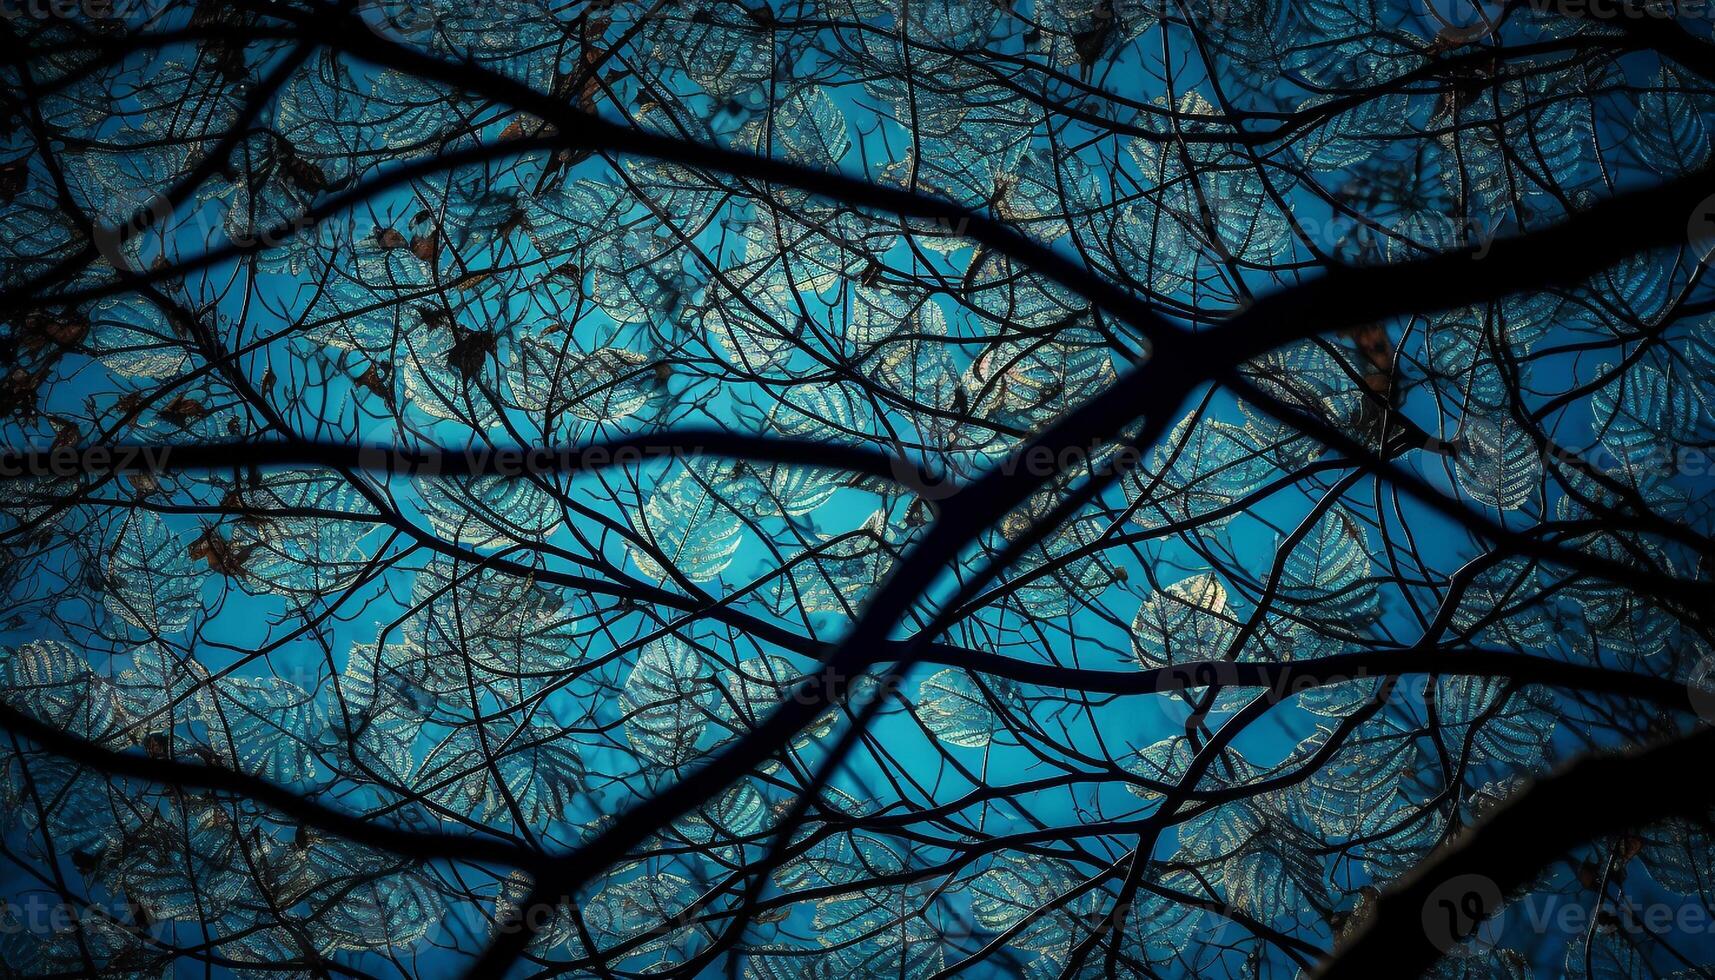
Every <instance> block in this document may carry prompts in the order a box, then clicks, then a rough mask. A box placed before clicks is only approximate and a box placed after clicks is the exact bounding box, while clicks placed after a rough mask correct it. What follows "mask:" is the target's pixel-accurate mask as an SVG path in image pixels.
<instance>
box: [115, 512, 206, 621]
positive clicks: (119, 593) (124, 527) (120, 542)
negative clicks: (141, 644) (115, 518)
mask: <svg viewBox="0 0 1715 980" xmlns="http://www.w3.org/2000/svg"><path fill="white" fill-rule="evenodd" d="M103 573H104V575H105V577H106V580H107V581H106V584H107V592H106V594H105V595H104V596H103V600H104V602H105V604H106V606H107V609H108V611H109V612H111V613H113V614H114V615H115V616H118V617H119V618H120V619H122V620H124V621H125V622H127V623H130V624H131V625H132V626H135V627H136V628H137V629H139V630H142V631H144V632H146V633H149V634H166V633H177V632H178V631H180V630H182V629H184V628H185V627H186V626H189V625H190V623H191V620H192V619H194V618H196V615H197V614H198V613H199V612H200V611H201V610H202V603H201V601H200V599H199V597H198V592H199V591H200V588H201V583H200V582H199V581H198V579H197V575H196V572H195V570H194V569H193V568H192V567H191V563H190V559H189V557H188V555H187V552H186V549H185V545H184V544H183V542H181V541H180V540H179V538H178V536H177V535H175V534H174V533H173V532H172V531H171V530H170V529H169V528H168V527H167V525H166V522H164V521H162V520H161V518H160V517H158V516H156V515H155V514H154V512H152V511H146V510H137V511H132V512H131V513H130V514H129V515H128V516H127V517H126V518H125V521H124V523H123V524H121V525H120V527H119V533H118V537H117V539H116V540H115V541H114V543H113V545H112V547H111V549H110V550H109V551H108V552H107V556H106V563H105V567H104V568H103Z"/></svg>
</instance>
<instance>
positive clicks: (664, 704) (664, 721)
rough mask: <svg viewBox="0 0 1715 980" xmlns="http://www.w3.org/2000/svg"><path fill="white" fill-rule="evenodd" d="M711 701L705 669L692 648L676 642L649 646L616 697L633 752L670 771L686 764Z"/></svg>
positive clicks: (692, 755) (711, 689)
mask: <svg viewBox="0 0 1715 980" xmlns="http://www.w3.org/2000/svg"><path fill="white" fill-rule="evenodd" d="M714 699H715V689H714V687H713V686H712V684H711V683H710V677H709V672H708V667H707V665H706V664H705V663H704V662H703V658H702V655H701V654H700V653H698V652H697V649H696V648H695V647H693V646H691V645H690V644H687V643H685V642H683V641H681V640H679V639H676V638H669V639H663V640H657V641H655V642H653V643H650V644H649V645H648V646H646V647H644V648H643V652H642V653H641V654H639V655H638V657H637V665H636V666H635V667H633V668H632V670H631V676H630V677H628V678H626V681H625V690H624V692H623V693H622V694H621V695H620V699H619V706H620V709H621V710H622V711H623V712H624V713H625V716H626V721H625V737H626V740H627V741H628V742H630V743H631V748H632V751H634V752H636V753H637V754H638V755H639V756H640V757H642V758H643V759H645V760H647V761H649V762H653V763H655V764H657V765H660V766H663V767H666V768H670V769H671V768H677V767H679V766H682V765H685V764H686V763H688V762H690V761H691V760H692V759H694V758H695V757H696V756H697V754H698V751H697V740H698V739H699V738H700V737H701V736H702V733H703V730H704V728H706V727H707V725H708V719H709V714H710V712H711V710H712V708H713V704H714Z"/></svg>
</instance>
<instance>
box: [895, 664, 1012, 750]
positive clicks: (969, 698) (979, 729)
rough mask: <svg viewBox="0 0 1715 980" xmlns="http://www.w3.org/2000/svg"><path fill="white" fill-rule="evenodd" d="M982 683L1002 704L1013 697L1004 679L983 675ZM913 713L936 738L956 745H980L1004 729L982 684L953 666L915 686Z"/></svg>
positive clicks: (971, 746) (965, 746)
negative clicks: (914, 709)
mask: <svg viewBox="0 0 1715 980" xmlns="http://www.w3.org/2000/svg"><path fill="white" fill-rule="evenodd" d="M983 686H984V687H987V689H988V690H989V691H990V692H991V694H992V696H993V697H995V698H997V699H999V700H1000V702H1001V703H1002V704H1005V703H1007V702H1009V701H1011V700H1012V699H1013V698H1014V697H1016V692H1015V691H1014V689H1013V688H1012V686H1011V684H1010V683H1009V682H1007V681H1004V680H1001V679H998V678H985V680H984V685H983ZM917 714H918V717H920V718H921V719H922V720H923V724H924V725H925V726H926V727H927V728H928V729H929V731H930V732H931V733H932V734H933V735H934V736H935V737H936V738H937V739H939V740H940V741H943V742H946V743H948V744H949V745H957V746H959V747H960V748H966V749H980V748H984V747H986V746H987V745H988V744H989V742H990V741H992V740H993V738H994V734H995V733H996V732H997V731H1002V730H1005V725H1004V724H1002V722H1001V720H1000V718H999V717H998V716H997V714H996V713H995V710H994V708H992V707H991V706H990V702H989V697H988V696H985V695H984V693H983V688H982V687H979V686H978V685H977V682H976V681H974V680H972V679H971V677H970V675H968V674H966V673H965V672H964V671H962V670H958V669H956V668H949V669H947V670H943V671H941V672H940V673H937V674H935V675H934V676H932V677H928V678H926V679H924V681H923V683H922V684H921V685H919V686H918V689H917Z"/></svg>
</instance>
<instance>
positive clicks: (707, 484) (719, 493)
mask: <svg viewBox="0 0 1715 980" xmlns="http://www.w3.org/2000/svg"><path fill="white" fill-rule="evenodd" d="M739 489H740V488H739V487H737V486H735V480H734V477H733V475H732V472H731V471H730V470H728V471H726V472H722V471H720V470H719V469H717V468H715V467H705V468H698V467H692V466H687V467H685V468H683V469H681V470H680V471H679V472H678V473H677V474H676V475H675V476H673V477H671V478H669V479H668V480H666V481H664V482H663V483H661V484H660V485H659V486H657V487H656V488H655V490H654V492H652V493H651V494H650V495H649V500H648V502H647V503H645V504H644V505H643V507H642V509H641V511H640V512H638V513H637V514H636V516H635V517H634V518H633V520H632V527H633V528H635V529H636V531H637V533H638V534H639V535H641V536H642V537H643V538H644V540H645V541H647V542H649V543H650V545H652V546H653V548H652V549H651V548H645V547H642V546H639V545H637V544H635V543H633V544H632V545H630V549H629V550H630V553H631V561H632V563H633V564H635V565H636V566H637V567H638V569H639V570H640V571H642V572H643V574H645V575H648V576H649V577H651V578H653V579H656V580H658V581H659V580H665V579H667V578H668V577H669V576H668V572H667V568H666V567H665V566H663V565H662V564H661V561H663V560H664V561H665V562H666V563H667V564H669V565H671V566H672V567H673V568H676V569H677V570H678V571H679V572H680V573H681V574H683V575H684V576H685V577H687V578H689V579H690V580H692V581H693V582H706V581H708V580H709V579H712V578H714V577H715V576H717V575H719V574H720V573H721V572H723V571H725V570H726V568H727V566H729V565H731V564H732V560H733V557H734V556H735V555H736V554H738V547H739V544H740V543H741V540H742V538H741V535H742V528H741V527H740V525H739V521H738V516H737V514H735V513H734V512H733V509H732V507H731V506H729V505H728V504H727V503H726V502H725V500H724V499H723V497H724V496H725V495H726V494H728V493H736V492H738V491H739ZM657 554H658V555H659V556H660V557H659V558H657Z"/></svg>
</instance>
